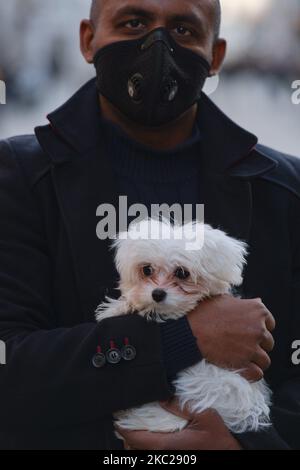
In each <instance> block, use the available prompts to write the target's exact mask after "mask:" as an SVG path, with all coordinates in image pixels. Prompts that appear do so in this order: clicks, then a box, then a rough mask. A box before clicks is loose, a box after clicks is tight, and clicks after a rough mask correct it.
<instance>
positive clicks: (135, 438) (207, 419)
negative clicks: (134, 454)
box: [116, 399, 242, 450]
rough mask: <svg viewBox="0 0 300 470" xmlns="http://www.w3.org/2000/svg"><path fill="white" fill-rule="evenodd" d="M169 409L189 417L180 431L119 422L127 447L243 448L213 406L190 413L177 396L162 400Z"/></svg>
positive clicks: (153, 448)
mask: <svg viewBox="0 0 300 470" xmlns="http://www.w3.org/2000/svg"><path fill="white" fill-rule="evenodd" d="M160 405H161V406H162V407H163V408H165V409H166V410H167V411H169V412H171V413H173V414H175V415H177V416H180V417H182V418H184V419H186V420H188V421H189V423H188V425H187V426H186V427H185V428H184V429H183V430H182V431H179V432H173V433H156V432H149V431H125V430H123V429H122V428H120V427H117V426H116V430H117V431H118V433H120V434H121V435H122V437H123V438H124V439H125V444H124V447H125V449H127V450H241V449H242V448H241V446H240V444H239V443H238V441H237V440H236V439H235V438H234V437H233V436H232V434H231V433H230V431H228V429H227V427H226V426H225V424H224V422H223V420H222V418H221V417H220V416H219V415H218V413H217V412H216V411H214V410H207V411H204V412H203V413H201V414H191V413H190V412H189V411H188V409H187V407H185V408H184V410H183V411H181V409H180V408H179V405H178V403H177V401H176V399H174V400H172V401H171V402H160Z"/></svg>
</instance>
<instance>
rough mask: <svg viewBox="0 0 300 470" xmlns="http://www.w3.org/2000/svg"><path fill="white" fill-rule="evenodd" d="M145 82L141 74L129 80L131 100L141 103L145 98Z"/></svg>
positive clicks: (136, 74)
mask: <svg viewBox="0 0 300 470" xmlns="http://www.w3.org/2000/svg"><path fill="white" fill-rule="evenodd" d="M143 82H144V77H143V76H142V75H141V74H140V73H135V74H134V75H133V76H132V77H131V78H130V79H129V80H128V94H129V96H130V98H131V99H132V100H133V101H136V102H137V103H138V102H139V101H141V100H142V97H143Z"/></svg>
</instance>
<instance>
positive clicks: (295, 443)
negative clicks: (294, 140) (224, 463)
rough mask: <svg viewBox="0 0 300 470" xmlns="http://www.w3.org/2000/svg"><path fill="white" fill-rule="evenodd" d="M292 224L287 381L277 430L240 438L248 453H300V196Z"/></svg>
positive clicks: (277, 401)
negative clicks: (299, 347) (298, 346)
mask: <svg viewBox="0 0 300 470" xmlns="http://www.w3.org/2000/svg"><path fill="white" fill-rule="evenodd" d="M299 173H300V165H299ZM290 220H291V229H290V233H291V247H292V253H291V255H292V262H293V273H292V279H293V281H292V285H291V312H290V315H286V318H287V322H290V324H289V325H287V326H288V328H289V331H291V336H290V342H289V345H288V347H289V350H288V351H286V355H287V356H288V365H287V376H286V377H287V378H286V379H285V380H284V381H283V382H282V383H279V384H277V386H276V387H275V388H274V390H273V406H272V408H271V412H272V422H273V427H272V428H271V429H269V430H268V431H265V432H262V433H246V434H242V435H240V436H236V437H237V438H238V440H239V441H240V442H241V445H242V447H243V448H245V449H291V450H295V449H300V364H294V363H293V360H292V356H293V352H294V350H293V348H292V344H293V343H294V341H296V340H297V341H298V342H299V341H300V200H299V198H298V197H296V196H293V197H292V202H291V212H290ZM298 356H299V357H300V354H299V355H298ZM275 366H276V365H275Z"/></svg>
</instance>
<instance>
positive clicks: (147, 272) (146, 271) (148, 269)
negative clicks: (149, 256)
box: [143, 264, 153, 277]
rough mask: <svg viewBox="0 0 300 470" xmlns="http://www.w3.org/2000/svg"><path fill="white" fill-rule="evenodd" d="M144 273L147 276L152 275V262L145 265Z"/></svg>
mask: <svg viewBox="0 0 300 470" xmlns="http://www.w3.org/2000/svg"><path fill="white" fill-rule="evenodd" d="M143 273H144V275H145V276H147V277H148V276H151V275H152V274H153V268H152V266H150V264H147V266H143Z"/></svg>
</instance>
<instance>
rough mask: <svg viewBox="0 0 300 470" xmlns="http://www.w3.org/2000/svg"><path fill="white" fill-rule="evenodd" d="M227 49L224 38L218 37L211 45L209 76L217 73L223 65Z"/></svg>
mask: <svg viewBox="0 0 300 470" xmlns="http://www.w3.org/2000/svg"><path fill="white" fill-rule="evenodd" d="M226 50H227V42H226V41H225V39H218V40H217V41H216V42H215V44H214V46H213V58H212V65H211V69H210V74H209V75H210V77H213V76H214V75H217V74H218V73H219V72H220V70H221V67H222V65H223V62H224V59H225V56H226Z"/></svg>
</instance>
